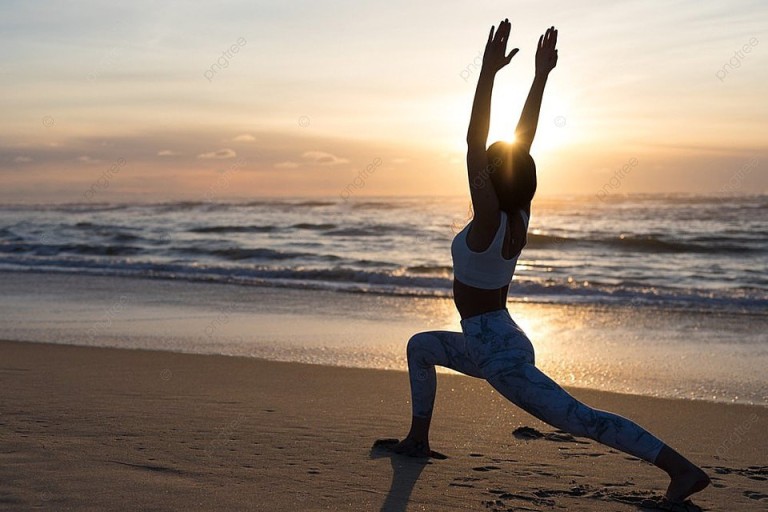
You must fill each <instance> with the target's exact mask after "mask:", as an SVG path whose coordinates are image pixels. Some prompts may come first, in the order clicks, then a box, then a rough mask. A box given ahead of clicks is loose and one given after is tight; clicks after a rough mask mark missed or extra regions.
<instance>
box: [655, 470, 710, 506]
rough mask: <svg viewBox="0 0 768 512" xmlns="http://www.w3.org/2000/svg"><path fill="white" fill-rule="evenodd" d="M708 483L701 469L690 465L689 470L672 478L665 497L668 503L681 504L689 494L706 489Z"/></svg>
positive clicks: (707, 478) (708, 480)
mask: <svg viewBox="0 0 768 512" xmlns="http://www.w3.org/2000/svg"><path fill="white" fill-rule="evenodd" d="M710 483H711V481H710V479H709V477H708V476H707V474H706V473H705V472H704V471H702V470H701V468H699V467H697V466H694V465H691V468H690V469H688V470H686V471H684V472H682V473H680V474H678V475H675V476H674V477H673V478H672V481H671V482H670V483H669V487H668V488H667V493H666V494H665V496H666V498H667V499H668V500H669V501H672V502H675V503H681V502H683V501H685V500H686V498H688V496H690V495H691V494H693V493H695V492H699V491H701V490H702V489H704V488H706V487H707V486H708V485H709V484H710Z"/></svg>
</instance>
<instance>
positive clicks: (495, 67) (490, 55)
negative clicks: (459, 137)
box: [467, 19, 520, 149]
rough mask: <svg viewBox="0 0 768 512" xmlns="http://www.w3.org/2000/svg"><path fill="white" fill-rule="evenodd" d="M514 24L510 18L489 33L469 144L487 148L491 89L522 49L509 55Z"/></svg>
mask: <svg viewBox="0 0 768 512" xmlns="http://www.w3.org/2000/svg"><path fill="white" fill-rule="evenodd" d="M511 27H512V24H511V23H510V22H509V20H508V19H505V20H504V21H502V22H501V23H499V29H498V30H497V31H496V34H495V35H494V33H493V29H494V27H491V31H490V32H489V33H488V41H487V42H486V44H485V53H484V54H483V65H482V67H481V68H480V77H479V78H478V80H477V88H476V89H475V99H474V102H473V103H472V116H471V117H470V120H469V129H468V130H467V144H470V145H472V144H480V145H482V146H483V149H485V144H486V143H487V141H488V129H489V126H490V123H491V91H492V90H493V80H494V78H495V77H496V73H497V72H498V71H499V70H500V69H501V68H503V67H504V66H506V65H507V64H509V61H511V60H512V57H514V56H515V54H516V53H517V52H518V51H520V49H519V48H515V49H514V50H512V51H511V52H509V55H505V54H506V51H507V40H508V39H509V32H510V30H511Z"/></svg>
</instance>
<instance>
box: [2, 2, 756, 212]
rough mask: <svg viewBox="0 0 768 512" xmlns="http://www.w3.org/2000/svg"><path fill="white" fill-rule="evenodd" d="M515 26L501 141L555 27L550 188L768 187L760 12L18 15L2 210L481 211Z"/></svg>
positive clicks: (81, 8)
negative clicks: (475, 183)
mask: <svg viewBox="0 0 768 512" xmlns="http://www.w3.org/2000/svg"><path fill="white" fill-rule="evenodd" d="M503 18H509V19H510V21H511V23H512V33H511V35H510V45H509V48H508V49H511V48H519V49H520V52H519V53H518V54H517V55H516V56H515V57H514V58H513V59H512V62H511V63H510V64H509V65H508V66H507V67H506V68H504V69H502V70H501V71H500V72H499V74H498V75H497V77H496V80H495V89H494V92H493V106H492V114H491V117H492V118H491V133H490V138H489V141H488V142H489V144H490V143H491V142H493V141H494V140H505V139H507V140H508V139H510V138H511V136H512V133H513V131H514V127H515V125H516V123H517V119H518V117H519V115H520V110H521V109H522V106H523V103H524V101H525V97H526V94H527V92H528V89H529V87H530V84H531V81H532V79H533V71H534V55H535V48H536V42H537V40H538V37H539V35H540V34H542V33H543V32H544V31H545V29H546V28H547V27H549V26H551V25H554V26H555V27H556V28H558V31H559V37H558V48H559V62H558V65H557V67H556V68H555V69H554V70H553V71H552V73H551V75H550V77H549V80H548V83H547V86H546V90H545V93H544V101H543V106H542V111H541V116H540V120H539V129H538V132H537V136H536V140H535V141H534V143H533V147H532V149H531V154H532V156H533V157H534V159H535V160H536V163H537V168H538V177H539V188H538V194H540V195H550V194H551V195H563V194H591V195H595V196H600V195H602V196H607V195H623V194H632V193H689V194H738V193H750V194H753V193H763V194H764V193H768V172H766V161H768V137H767V136H766V134H768V101H767V100H768V94H767V93H768V86H766V83H768V3H766V2H765V1H763V0H758V1H738V0H737V1H729V2H723V1H711V0H704V1H698V0H695V1H694V0H672V1H622V2H615V1H607V0H600V1H596V0H588V1H582V2H578V3H577V2H572V1H567V0H561V1H533V2H504V1H474V2H468V1H462V2H457V1H450V0H447V1H446V0H440V1H432V0H424V1H419V2H414V1H412V0H409V1H402V0H387V1H381V2H372V1H371V2H361V1H359V0H354V1H353V0H343V1H328V0H311V1H310V0H293V1H290V2H263V1H253V0H243V1H240V0H230V1H217V2H202V1H199V2H192V1H190V2H182V1H168V2H150V1H141V0H137V1H133V2H120V3H118V2H97V1H70V2H63V1H46V0H41V1H36V2H29V1H11V0H4V1H3V2H2V4H0V47H1V48H2V57H0V109H2V116H1V117H0V202H3V203H18V202H27V203H51V202H54V203H66V202H84V201H94V202H108V201H119V202H131V201H141V202H154V201H172V200H232V199H247V198H250V197H265V196H268V197H299V196H303V197H310V196H326V197H327V196H344V195H347V196H352V195H354V196H357V197H366V196H415V195H416V196H417V195H433V194H434V195H466V194H467V190H468V186H467V185H468V181H467V174H466V168H465V159H464V157H465V155H464V152H465V150H466V144H465V142H464V139H465V136H466V129H467V124H468V122H469V114H470V110H471V105H472V98H473V95H474V90H475V85H476V82H477V76H478V71H479V64H480V62H481V58H482V50H483V48H484V46H485V41H486V38H487V35H488V30H489V29H490V26H491V25H498V22H499V20H501V19H503Z"/></svg>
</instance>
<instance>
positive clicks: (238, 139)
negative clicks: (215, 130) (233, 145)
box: [232, 133, 256, 142]
mask: <svg viewBox="0 0 768 512" xmlns="http://www.w3.org/2000/svg"><path fill="white" fill-rule="evenodd" d="M232 140H233V141H235V142H253V141H254V140H256V137H254V136H253V135H251V134H250V133H244V134H242V135H238V136H237V137H235V138H234V139H232Z"/></svg>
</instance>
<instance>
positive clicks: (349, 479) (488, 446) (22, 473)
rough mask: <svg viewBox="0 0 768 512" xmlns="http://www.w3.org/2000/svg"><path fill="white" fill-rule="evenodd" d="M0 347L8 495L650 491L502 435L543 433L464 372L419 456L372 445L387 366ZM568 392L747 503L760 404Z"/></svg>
mask: <svg viewBox="0 0 768 512" xmlns="http://www.w3.org/2000/svg"><path fill="white" fill-rule="evenodd" d="M0 360H1V361H3V362H2V363H0V380H1V384H2V386H3V389H4V390H5V392H4V393H3V394H2V395H0V400H1V401H2V404H1V405H2V410H3V411H8V412H7V414H4V415H3V420H2V421H3V423H4V427H5V428H4V430H5V431H6V432H8V435H7V436H6V441H5V442H4V450H3V453H2V454H0V456H1V457H2V459H3V463H2V464H0V482H3V483H2V484H0V504H2V505H3V506H10V507H11V508H33V507H36V506H38V507H39V506H42V507H55V508H57V509H59V510H99V509H101V510H103V509H109V508H114V506H115V504H116V503H118V501H123V500H129V501H130V503H131V504H132V505H131V506H132V507H133V508H136V509H146V508H152V509H155V510H172V509H176V510H177V509H179V508H186V507H189V508H192V509H200V508H207V509H210V508H217V509H224V508H226V509H232V510H286V509H289V508H297V509H299V510H406V507H407V508H408V509H411V507H416V508H419V507H422V508H425V509H428V510H438V511H440V510H477V509H483V508H484V507H485V508H487V507H496V508H493V510H507V508H506V507H527V508H528V509H529V510H550V509H552V508H553V506H558V507H561V508H565V509H567V510H573V511H577V512H578V511H587V510H606V507H610V510H615V511H637V510H638V506H639V504H640V503H642V502H643V500H645V502H646V503H648V502H652V501H653V500H654V499H656V498H658V497H659V496H660V495H661V493H662V492H663V490H664V488H665V487H666V477H665V475H663V473H661V472H660V471H659V470H657V469H656V468H653V467H652V466H651V465H649V464H647V463H644V462H641V461H638V460H637V459H634V458H631V457H628V456H626V455H624V454H621V453H619V452H616V451H615V450H611V449H609V448H607V447H603V446H602V445H599V444H597V443H594V442H592V441H590V440H586V439H582V438H575V439H573V440H572V441H568V440H565V441H560V442H558V441H552V440H547V439H540V440H521V439H517V438H515V437H514V435H513V434H512V432H513V431H514V430H515V429H516V428H518V427H521V426H528V427H531V428H535V429H537V430H539V431H541V432H543V433H549V432H552V431H553V429H552V428H551V427H549V426H548V425H545V424H543V423H541V422H540V421H538V420H536V419H535V418H533V417H531V416H530V415H528V414H527V413H525V412H523V411H521V410H520V409H518V408H516V407H515V406H513V405H512V404H510V403H509V402H507V401H506V400H505V399H503V397H500V396H499V395H498V394H497V393H496V392H495V391H494V390H493V389H492V388H491V387H490V386H489V385H488V384H487V383H486V382H485V381H483V380H481V379H472V378H466V377H461V376H457V375H449V374H442V373H441V374H439V376H438V395H437V400H436V404H435V405H436V407H435V416H434V418H433V429H432V435H431V444H432V447H433V449H435V450H437V451H440V452H442V453H444V454H446V455H447V456H448V459H446V460H430V461H429V463H427V464H425V463H424V461H419V459H409V458H403V457H397V456H388V455H386V454H382V453H379V452H377V451H376V450H372V449H371V447H372V444H373V442H374V440H375V439H378V438H387V437H401V436H403V435H405V433H406V432H407V427H408V424H409V420H410V404H409V384H408V379H407V376H406V375H405V374H403V373H399V372H398V373H396V372H392V371H386V370H375V369H362V368H343V367H329V366H322V365H313V364H302V363H295V362H278V361H266V360H260V359H255V358H248V357H228V356H221V355H200V354H180V353H174V352H165V351H149V350H125V349H118V348H102V347H99V348H96V347H81V346H73V345H59V344H48V343H28V342H15V341H0ZM569 390H570V391H572V392H573V394H574V395H575V396H577V397H578V398H580V399H581V400H583V401H585V402H586V403H589V404H591V405H593V406H597V407H599V408H604V409H608V410H611V411H614V412H616V413H619V414H623V415H626V416H628V417H631V418H632V419H634V420H636V421H637V422H638V423H640V424H641V425H644V426H646V427H647V428H649V430H651V431H653V432H654V433H657V434H659V435H660V437H661V438H662V439H664V440H665V442H667V443H669V444H670V445H671V446H673V447H674V448H676V449H678V450H679V451H681V453H683V454H685V455H686V456H688V457H690V458H691V459H692V460H694V461H695V462H696V463H698V464H700V465H702V466H703V467H705V470H706V471H707V472H708V473H709V474H710V476H712V477H714V478H713V481H714V483H715V485H714V486H712V487H710V488H709V489H707V490H705V491H704V492H702V493H700V495H697V496H696V497H695V498H694V500H695V502H696V503H698V504H699V505H701V506H702V507H705V509H707V510H736V509H738V510H740V511H741V510H743V511H751V510H764V507H765V505H766V503H768V485H766V482H765V480H766V478H768V466H762V465H761V464H764V463H765V461H764V456H763V454H764V453H766V452H767V451H768V438H766V436H765V435H764V434H763V430H764V429H762V428H761V427H760V426H761V425H764V424H765V422H766V421H768V409H766V408H764V407H759V406H749V405H742V404H723V403H709V402H703V401H699V402H697V401H687V400H675V399H662V398H652V397H642V396H632V395H621V394H616V393H610V392H603V391H594V390H584V389H570V388H569ZM747 423H748V426H746V427H745V425H747ZM382 459H384V460H382ZM386 459H389V460H386ZM95 482H98V489H99V491H98V492H96V493H94V492H93V489H94V483H95ZM137 487H140V488H141V492H137V491H136V488H137ZM649 500H650V501H649ZM734 507H736V508H734ZM640 510H646V509H644V508H640Z"/></svg>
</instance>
